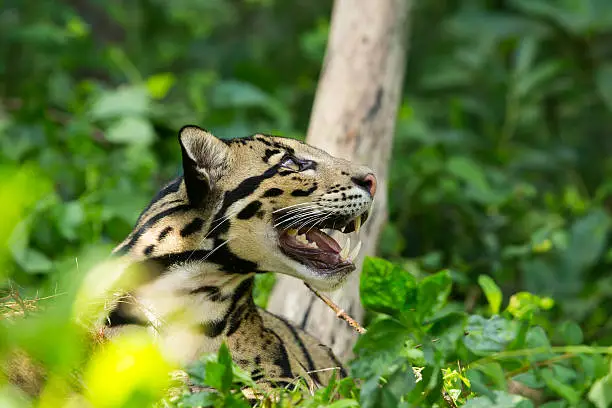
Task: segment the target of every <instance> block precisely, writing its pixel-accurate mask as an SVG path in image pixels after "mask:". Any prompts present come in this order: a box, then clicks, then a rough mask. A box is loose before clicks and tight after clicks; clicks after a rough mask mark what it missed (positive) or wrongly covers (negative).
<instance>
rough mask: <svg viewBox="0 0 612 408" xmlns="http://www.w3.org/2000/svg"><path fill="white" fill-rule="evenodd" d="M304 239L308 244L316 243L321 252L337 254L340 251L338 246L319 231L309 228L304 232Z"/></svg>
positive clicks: (333, 240)
mask: <svg viewBox="0 0 612 408" xmlns="http://www.w3.org/2000/svg"><path fill="white" fill-rule="evenodd" d="M306 239H307V240H308V241H310V242H314V243H316V244H317V246H318V247H319V248H320V249H322V250H323V251H329V252H334V253H336V254H339V253H340V251H342V248H341V247H340V244H338V243H337V242H336V240H335V239H333V238H332V237H330V236H329V235H327V234H326V233H324V232H323V231H321V230H318V229H315V228H311V229H310V230H309V231H306Z"/></svg>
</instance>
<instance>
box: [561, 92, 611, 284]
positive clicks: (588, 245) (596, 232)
mask: <svg viewBox="0 0 612 408" xmlns="http://www.w3.org/2000/svg"><path fill="white" fill-rule="evenodd" d="M611 85H612V84H611ZM611 225H612V220H611V219H610V216H609V215H608V214H607V213H606V212H605V211H604V210H603V209H600V208H596V209H594V210H592V211H591V212H590V213H589V214H587V215H586V216H584V217H583V218H581V219H579V220H578V221H576V222H575V223H574V224H573V225H572V227H571V229H570V236H569V242H568V248H567V251H566V252H564V255H565V256H564V259H565V262H566V263H567V264H568V265H571V267H573V268H575V269H576V270H577V271H576V273H579V272H581V271H582V269H585V268H588V267H590V266H591V265H593V264H594V263H595V262H596V261H597V259H599V257H601V256H602V254H603V252H604V250H605V249H606V242H607V235H608V233H609V232H610V227H611Z"/></svg>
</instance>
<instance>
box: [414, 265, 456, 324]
mask: <svg viewBox="0 0 612 408" xmlns="http://www.w3.org/2000/svg"><path fill="white" fill-rule="evenodd" d="M452 284H453V281H452V279H451V277H450V275H449V273H448V271H441V272H438V273H436V274H434V275H430V276H428V277H426V278H425V279H423V280H421V281H420V282H419V290H418V295H417V301H418V304H417V310H418V311H419V313H420V315H421V319H422V320H424V319H425V318H426V317H429V316H432V315H434V314H435V313H436V312H438V311H439V310H440V309H442V308H443V307H444V305H445V304H446V299H447V298H448V295H449V293H450V290H451V286H452Z"/></svg>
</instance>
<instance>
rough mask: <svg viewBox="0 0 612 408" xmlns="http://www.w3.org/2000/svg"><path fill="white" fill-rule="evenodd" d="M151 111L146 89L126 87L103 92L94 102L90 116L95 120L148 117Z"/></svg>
mask: <svg viewBox="0 0 612 408" xmlns="http://www.w3.org/2000/svg"><path fill="white" fill-rule="evenodd" d="M149 109H150V98H149V94H148V92H147V89H146V88H144V87H141V86H124V87H121V88H117V89H114V90H111V91H105V92H103V93H102V94H101V95H100V96H99V97H98V99H97V100H96V101H95V102H94V104H93V106H92V108H91V110H90V115H91V117H92V118H93V119H95V120H104V119H113V118H119V117H124V116H146V115H147V114H148V113H149Z"/></svg>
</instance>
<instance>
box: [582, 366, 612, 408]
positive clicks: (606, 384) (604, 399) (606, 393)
mask: <svg viewBox="0 0 612 408" xmlns="http://www.w3.org/2000/svg"><path fill="white" fill-rule="evenodd" d="M588 398H589V401H591V402H592V403H593V404H594V405H595V406H596V407H597V408H608V407H610V406H612V374H608V375H606V376H605V377H603V378H600V379H599V380H597V381H596V382H595V384H593V386H592V387H591V389H590V390H589V394H588Z"/></svg>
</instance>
